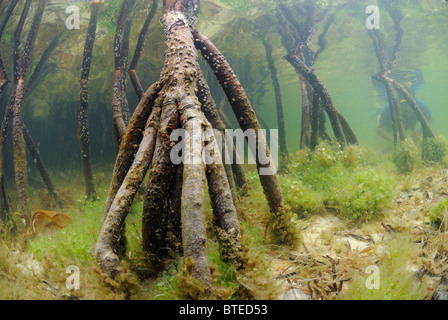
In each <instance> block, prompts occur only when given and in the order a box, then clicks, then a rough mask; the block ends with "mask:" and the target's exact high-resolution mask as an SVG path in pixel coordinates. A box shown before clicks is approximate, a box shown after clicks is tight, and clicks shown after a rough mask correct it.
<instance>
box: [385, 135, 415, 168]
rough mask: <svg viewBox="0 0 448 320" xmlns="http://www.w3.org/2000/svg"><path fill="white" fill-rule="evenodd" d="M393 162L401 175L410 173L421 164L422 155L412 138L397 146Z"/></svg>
mask: <svg viewBox="0 0 448 320" xmlns="http://www.w3.org/2000/svg"><path fill="white" fill-rule="evenodd" d="M392 161H393V162H394V164H395V165H396V167H397V169H398V171H399V172H400V173H409V172H411V171H412V170H414V169H415V167H416V166H417V165H418V164H419V161H420V154H419V150H418V148H417V146H416V145H415V143H414V141H413V140H412V139H410V138H407V139H405V140H404V141H401V142H399V143H398V145H397V146H396V148H395V150H394V152H393V155H392Z"/></svg>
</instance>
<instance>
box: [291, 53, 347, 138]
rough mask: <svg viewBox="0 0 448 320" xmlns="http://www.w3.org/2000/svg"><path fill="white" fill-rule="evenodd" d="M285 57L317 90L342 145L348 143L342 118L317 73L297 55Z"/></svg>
mask: <svg viewBox="0 0 448 320" xmlns="http://www.w3.org/2000/svg"><path fill="white" fill-rule="evenodd" d="M285 59H286V60H287V61H288V62H289V63H290V64H291V65H292V66H293V67H294V69H295V70H296V72H297V73H298V74H301V75H302V76H303V77H304V78H305V79H306V80H307V81H308V82H309V83H310V85H311V86H312V87H313V90H314V91H315V92H317V93H318V94H319V95H320V97H321V101H322V105H323V107H324V109H325V111H326V112H327V114H328V117H329V118H330V124H331V127H332V128H333V132H334V135H335V136H336V139H337V140H338V142H339V144H340V145H341V147H345V145H346V144H347V141H346V138H345V135H344V131H343V129H342V126H341V122H340V119H339V117H338V114H337V112H336V109H335V107H334V105H333V101H332V99H331V97H330V94H329V93H328V91H327V89H326V88H325V86H324V85H323V83H322V82H321V81H320V80H319V78H318V77H317V76H316V74H315V73H314V72H313V71H312V70H311V69H310V68H309V67H308V66H307V65H306V64H305V63H304V62H303V61H302V60H300V58H299V57H298V56H297V55H293V54H287V55H286V56H285Z"/></svg>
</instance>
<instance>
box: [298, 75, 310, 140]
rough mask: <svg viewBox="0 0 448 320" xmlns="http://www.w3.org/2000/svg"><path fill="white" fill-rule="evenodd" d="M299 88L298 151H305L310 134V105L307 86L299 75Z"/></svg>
mask: <svg viewBox="0 0 448 320" xmlns="http://www.w3.org/2000/svg"><path fill="white" fill-rule="evenodd" d="M299 79H300V88H301V90H302V120H301V128H300V149H305V148H308V147H309V146H310V140H311V132H310V103H309V98H308V97H309V94H310V92H308V91H309V90H308V86H307V82H306V80H305V78H304V77H303V76H302V75H301V74H300V75H299Z"/></svg>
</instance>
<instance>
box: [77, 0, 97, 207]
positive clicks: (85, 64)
mask: <svg viewBox="0 0 448 320" xmlns="http://www.w3.org/2000/svg"><path fill="white" fill-rule="evenodd" d="M99 7H100V4H99V3H92V5H91V13H90V21H89V26H88V28H87V36H86V42H85V45H84V56H83V60H82V67H81V80H80V84H81V90H80V93H79V101H80V105H79V113H78V139H79V144H80V147H81V164H82V170H83V174H84V183H85V185H86V194H87V197H88V198H90V199H95V198H96V191H95V185H94V183H93V173H92V160H91V154H90V137H89V89H88V82H89V73H90V65H91V63H92V52H93V47H94V44H95V36H96V25H97V18H98V10H99Z"/></svg>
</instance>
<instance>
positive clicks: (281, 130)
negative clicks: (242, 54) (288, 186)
mask: <svg viewBox="0 0 448 320" xmlns="http://www.w3.org/2000/svg"><path fill="white" fill-rule="evenodd" d="M263 46H264V48H265V51H266V59H267V61H268V67H269V71H270V73H271V80H272V86H273V87H274V94H275V106H276V110H277V124H278V138H279V147H280V163H279V167H280V169H282V168H283V167H285V166H286V164H287V162H288V148H287V145H286V128H285V116H284V113H283V103H282V93H281V90H280V83H279V81H278V77H277V68H276V67H275V62H274V58H273V57H272V46H271V45H270V43H269V42H268V41H267V40H264V41H263Z"/></svg>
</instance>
